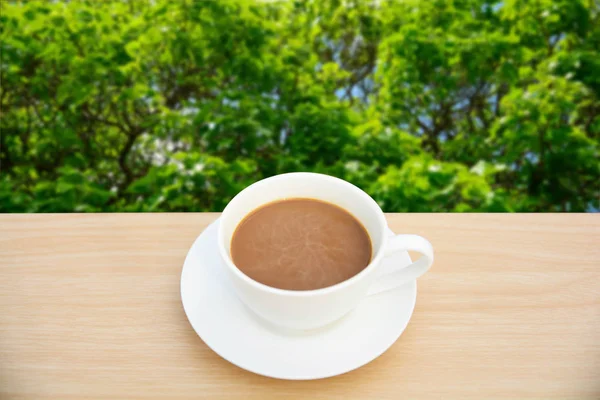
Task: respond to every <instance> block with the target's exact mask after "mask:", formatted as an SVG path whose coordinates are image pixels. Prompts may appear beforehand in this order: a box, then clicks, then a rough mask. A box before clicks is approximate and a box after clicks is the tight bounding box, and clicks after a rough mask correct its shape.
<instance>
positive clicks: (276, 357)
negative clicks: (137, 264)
mask: <svg viewBox="0 0 600 400" xmlns="http://www.w3.org/2000/svg"><path fill="white" fill-rule="evenodd" d="M218 224H219V221H218V220H217V221H215V222H214V223H212V224H211V225H210V226H209V227H208V228H206V230H205V231H204V232H202V233H201V234H200V236H198V238H197V239H196V241H195V242H194V244H193V245H192V247H191V249H190V251H189V252H188V255H187V257H186V259H185V262H184V264H183V271H182V273H181V300H182V302H183V308H184V310H185V313H186V314H187V317H188V319H189V320H190V323H191V324H192V327H193V328H194V330H195V331H196V332H197V333H198V335H199V336H200V338H202V340H203V341H204V342H205V343H206V344H207V345H208V347H210V348H211V349H212V350H214V351H215V352H216V353H217V354H218V355H220V356H221V357H223V358H224V359H225V360H227V361H229V362H231V363H232V364H235V365H237V366H238V367H241V368H243V369H246V370H248V371H251V372H254V373H257V374H260V375H265V376H269V377H272V378H279V379H297V380H302V379H319V378H327V377H330V376H334V375H339V374H343V373H345V372H348V371H351V370H353V369H356V368H358V367H361V366H363V365H365V364H367V363H368V362H370V361H372V360H374V359H375V358H377V357H379V356H380V355H381V354H383V352H385V351H386V350H387V349H388V348H389V347H390V346H391V345H392V344H393V343H394V342H395V341H396V340H397V339H398V337H400V335H401V334H402V332H403V331H404V329H405V328H406V325H408V321H409V320H410V317H411V315H412V313H413V309H414V307H415V301H416V297H417V282H416V281H412V282H409V283H407V284H405V285H404V286H402V287H400V288H397V289H393V290H390V291H387V292H384V293H380V294H377V295H373V296H370V297H367V298H365V299H364V300H363V301H362V302H361V304H360V305H359V306H358V307H357V308H356V309H355V310H353V311H351V312H350V313H349V314H348V315H346V316H345V317H343V318H342V319H341V320H339V321H337V322H335V323H333V324H332V325H329V326H327V327H325V328H321V329H319V330H316V331H310V332H302V333H296V332H294V333H289V332H288V333H285V332H283V331H279V330H278V329H276V328H273V327H271V326H268V325H267V324H266V323H264V322H262V321H261V320H259V319H258V318H257V317H256V316H255V315H254V314H253V313H252V312H251V311H250V310H249V309H248V308H247V307H246V306H245V305H244V304H243V303H242V302H241V301H240V300H239V299H238V298H237V296H236V295H235V293H234V292H233V288H232V287H231V284H230V283H229V281H228V278H227V276H226V275H225V273H226V271H224V267H223V266H222V265H221V263H222V261H221V258H220V256H219V252H218V249H217V227H218ZM385 262H387V263H392V264H396V265H397V264H409V263H410V262H411V260H410V257H409V255H408V253H399V254H398V255H396V256H394V257H391V258H390V259H387V260H386V261H385ZM388 268H389V265H388Z"/></svg>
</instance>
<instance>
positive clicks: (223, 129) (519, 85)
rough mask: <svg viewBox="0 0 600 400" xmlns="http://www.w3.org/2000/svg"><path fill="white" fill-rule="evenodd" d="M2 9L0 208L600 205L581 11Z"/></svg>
mask: <svg viewBox="0 0 600 400" xmlns="http://www.w3.org/2000/svg"><path fill="white" fill-rule="evenodd" d="M0 1H1V6H2V8H1V14H0V50H1V66H0V74H1V75H0V79H1V90H0V100H1V103H0V105H1V111H0V121H1V122H0V129H1V134H0V140H1V142H0V212H98V211H104V212H116V211H221V210H222V209H223V207H224V206H225V204H226V203H227V202H228V201H229V200H230V199H231V198H232V197H233V196H234V195H235V194H236V193H237V192H239V191H240V190H241V189H243V188H244V187H246V186H247V185H249V184H251V183H253V182H255V181H257V180H259V179H262V178H265V177H268V176H271V175H275V174H280V173H284V172H290V171H315V172H321V173H326V174H330V175H335V176H338V177H340V178H343V179H346V180H348V181H350V182H352V183H354V184H356V185H358V186H359V187H361V188H362V189H364V190H365V191H367V192H368V193H369V194H370V195H371V196H373V197H374V198H375V199H376V200H377V201H378V202H379V204H380V205H381V206H382V208H383V209H384V211H388V212H396V211H415V212H442V211H449V212H465V211H493V212H525V211H527V212H553V211H577V212H582V211H588V212H590V211H598V209H599V207H600V205H599V197H600V161H599V147H600V145H599V143H600V50H599V49H600V15H599V8H600V5H599V3H598V1H596V0H556V1H552V0H536V1H533V0H505V1H492V0H423V1H416V0H405V1H399V0H398V1H385V0H371V1H369V0H356V1H350V0H345V1H342V0H340V1H335V0H330V1H279V2H265V1H233V0H231V1H198V0H195V1H192V0H176V1H175V0H102V1H99V0H87V1H85V0H81V1H75V0H71V1H66V0H65V1H56V0H55V1H52V0H45V1H26V2H25V1H22V2H21V1H10V0H0Z"/></svg>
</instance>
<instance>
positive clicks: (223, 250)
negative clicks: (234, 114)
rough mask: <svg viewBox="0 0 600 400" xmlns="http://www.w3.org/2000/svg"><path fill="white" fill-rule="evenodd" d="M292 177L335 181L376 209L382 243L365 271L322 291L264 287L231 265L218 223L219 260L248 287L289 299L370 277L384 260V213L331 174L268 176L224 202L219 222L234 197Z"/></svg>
mask: <svg viewBox="0 0 600 400" xmlns="http://www.w3.org/2000/svg"><path fill="white" fill-rule="evenodd" d="M292 176H309V177H310V178H311V179H322V180H329V181H331V180H333V181H336V182H338V183H340V184H342V185H345V186H347V187H348V188H350V189H352V190H354V191H355V192H356V194H357V195H358V196H360V197H361V198H362V199H363V200H365V201H366V203H367V204H370V205H371V206H372V207H373V208H374V209H375V210H376V214H377V220H378V223H379V229H380V230H381V232H380V233H381V238H382V240H381V244H380V246H379V248H377V250H376V251H375V256H374V257H373V258H372V259H371V262H369V264H368V265H367V266H366V267H365V268H363V269H362V271H360V272H359V273H358V274H356V275H354V276H352V277H351V278H348V279H346V280H345V281H342V282H339V283H336V284H335V285H331V286H327V287H324V288H320V289H311V290H288V289H280V288H275V287H272V286H268V285H265V284H264V283H260V282H258V281H255V280H254V279H252V278H250V277H249V276H248V275H246V274H245V273H244V272H242V270H240V269H239V268H238V267H237V266H236V265H235V264H234V263H233V260H232V259H231V257H230V256H229V253H228V252H227V249H226V247H225V243H224V239H223V224H222V223H220V224H219V229H218V232H217V235H218V236H219V237H218V246H219V253H221V258H222V259H223V262H224V263H225V265H227V268H229V269H230V270H231V271H232V272H233V273H234V274H235V275H236V276H237V277H238V278H240V279H241V280H243V281H244V282H245V283H247V284H249V285H250V286H253V287H254V288H255V289H259V290H262V291H266V292H269V293H271V294H277V295H282V296H290V297H311V296H316V295H325V294H330V293H332V292H337V291H339V290H342V289H344V288H346V287H348V286H350V285H352V284H354V283H355V282H357V281H358V280H360V279H362V278H363V277H365V276H367V275H368V274H370V273H371V272H372V271H373V269H375V266H376V265H378V264H379V262H380V261H381V259H382V258H383V253H384V249H385V247H386V244H387V240H388V238H387V235H386V234H385V233H386V232H385V229H386V227H387V222H386V220H385V215H384V214H383V211H382V210H381V208H380V207H379V205H378V204H377V202H376V201H375V200H373V198H372V197H371V196H369V195H368V194H367V193H366V192H365V191H363V190H362V189H361V188H359V187H358V186H356V185H353V184H352V183H350V182H348V181H345V180H343V179H340V178H337V177H334V176H331V175H325V174H319V173H315V172H290V173H285V174H279V175H274V176H271V177H268V178H265V179H261V180H260V181H257V182H255V183H253V184H251V185H249V186H247V187H246V188H244V189H243V190H242V191H240V192H239V193H238V194H237V195H235V196H234V197H233V199H231V200H230V201H229V203H227V205H226V206H225V209H224V210H223V212H222V213H221V216H220V218H221V222H222V218H223V216H224V215H225V214H226V212H227V209H228V208H229V207H230V204H231V203H232V202H233V201H234V200H235V199H236V198H237V197H239V196H240V195H242V194H243V193H244V192H246V191H247V190H249V189H250V188H253V189H255V188H257V187H260V186H263V185H266V184H268V183H272V182H273V181H277V180H281V179H287V178H289V177H292ZM333 204H335V203H333ZM336 205H337V204H336ZM259 207H260V206H259ZM351 215H352V216H353V217H354V218H356V219H357V220H358V221H360V222H361V224H362V221H361V220H360V219H359V218H358V217H356V216H355V215H354V214H351ZM363 226H364V224H363ZM371 243H373V242H372V241H371Z"/></svg>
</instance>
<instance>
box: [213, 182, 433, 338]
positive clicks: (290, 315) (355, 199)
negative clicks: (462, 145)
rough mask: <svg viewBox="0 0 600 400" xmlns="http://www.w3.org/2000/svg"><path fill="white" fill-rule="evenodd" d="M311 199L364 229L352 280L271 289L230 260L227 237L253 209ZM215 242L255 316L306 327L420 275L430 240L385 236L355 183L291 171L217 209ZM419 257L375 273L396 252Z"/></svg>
mask: <svg viewBox="0 0 600 400" xmlns="http://www.w3.org/2000/svg"><path fill="white" fill-rule="evenodd" d="M289 198H311V199H318V200H323V201H326V202H329V203H333V204H335V205H337V206H339V207H342V208H344V209H345V210H347V211H349V212H350V213H351V214H352V215H353V216H354V217H355V218H357V219H358V220H359V221H360V222H361V223H362V224H363V226H364V227H365V228H366V229H367V232H368V233H369V236H370V238H371V243H372V246H373V255H372V258H371V262H370V264H369V265H368V266H367V267H366V268H365V269H363V270H362V271H361V272H359V273H358V274H356V275H354V276H353V277H352V278H350V279H348V280H345V281H343V282H340V283H338V284H336V285H333V286H329V287H326V288H322V289H316V290H306V291H295V290H284V289H278V288H273V287H270V286H267V285H265V284H262V283H260V282H257V281H255V280H253V279H251V278H249V277H248V276H247V275H245V274H244V273H243V272H242V271H240V270H239V269H238V268H237V267H236V266H235V264H234V263H233V261H232V259H231V250H230V248H231V238H232V236H233V233H234V231H235V229H236V227H237V226H238V224H239V223H240V222H241V221H242V220H243V219H244V217H245V216H246V215H248V214H249V213H250V212H251V211H253V210H255V209H256V208H258V207H260V206H262V205H264V204H267V203H270V202H272V201H276V200H283V199H289ZM218 235H219V238H218V246H219V251H220V253H221V256H222V258H223V260H224V264H225V269H226V270H227V272H228V276H229V277H230V278H231V281H232V283H233V287H234V290H235V292H236V294H237V295H238V297H239V298H240V299H241V300H242V301H243V302H244V303H245V304H246V305H247V306H248V307H249V308H250V309H251V310H252V311H254V312H255V313H256V314H257V315H258V316H260V317H262V318H263V319H265V320H267V321H269V322H270V323H272V324H274V325H278V326H281V327H285V328H289V329H300V330H308V329H314V328H318V327H321V326H324V325H327V324H329V323H331V322H334V321H336V320H337V319H339V318H341V317H343V316H344V315H345V314H347V313H348V312H349V311H351V310H352V309H353V308H355V307H356V306H357V305H358V304H359V302H360V301H361V300H362V299H363V298H365V296H369V295H375V294H377V293H380V292H382V291H385V290H388V289H392V288H396V287H398V286H400V285H402V284H404V283H406V282H407V281H411V280H414V279H416V278H418V277H419V276H421V275H423V274H424V273H425V272H426V271H427V270H428V269H429V267H431V264H432V263H433V248H432V246H431V244H430V243H429V242H428V241H427V240H426V239H424V238H422V237H421V236H417V235H395V236H389V235H388V228H387V223H386V220H385V216H384V214H383V211H382V210H381V208H380V207H379V206H378V205H377V203H376V202H375V200H373V199H372V198H371V197H369V195H368V194H366V193H365V192H363V191H362V190H361V189H359V188H358V187H356V186H354V185H352V184H351V183H349V182H346V181H344V180H342V179H338V178H334V177H331V176H328V175H322V174H315V173H308V172H295V173H289V174H283V175H277V176H273V177H271V178H267V179H263V180H262V181H259V182H256V183H254V184H252V185H250V186H248V187H247V188H246V189H244V190H242V191H241V192H240V193H239V194H238V195H237V196H235V197H234V198H233V199H232V200H231V202H229V204H228V205H227V207H225V210H223V214H222V215H221V221H220V225H219V232H218ZM407 250H410V251H416V252H419V253H421V254H422V256H421V257H420V258H419V259H418V260H417V261H416V262H414V263H412V264H410V265H408V266H398V269H397V270H395V271H392V272H389V273H386V274H385V275H383V276H381V272H382V271H381V266H382V260H383V259H384V258H385V257H386V256H389V255H391V254H393V253H396V252H400V251H407Z"/></svg>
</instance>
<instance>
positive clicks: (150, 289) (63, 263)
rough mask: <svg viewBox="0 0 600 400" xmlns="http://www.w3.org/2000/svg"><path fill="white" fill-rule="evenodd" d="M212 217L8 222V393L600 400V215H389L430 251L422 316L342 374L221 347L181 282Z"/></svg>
mask: <svg viewBox="0 0 600 400" xmlns="http://www.w3.org/2000/svg"><path fill="white" fill-rule="evenodd" d="M217 216H218V215H217V214H104V215H98V214H97V215H81V214H79V215H78V214H71V215H1V216H0V399H49V398H52V399H84V398H97V399H119V398H129V399H132V398H136V399H158V398H172V399H183V398H211V399H261V400H263V399H279V398H290V399H296V398H298V399H304V398H311V399H344V400H349V399H359V398H361V399H362V398H366V399H394V400H396V399H400V398H411V399H441V398H444V399H450V398H452V399H494V398H510V399H530V398H532V399H533V398H536V399H561V400H563V399H596V400H597V399H600V215H582V214H579V215H556V214H546V215H544V214H537V215H531V214H524V215H506V214H504V215H491V214H487V215H485V214H484V215H475V214H452V215H450V214H408V215H407V214H402V215H399V214H398V215H388V221H389V224H390V227H391V228H392V229H393V230H394V231H396V232H404V233H416V234H420V235H423V236H425V237H427V238H428V239H429V240H430V241H431V242H432V243H433V246H434V248H435V251H436V262H435V264H434V266H433V268H432V270H431V271H430V272H429V273H428V274H426V275H425V276H424V277H423V278H421V279H420V280H419V284H418V285H419V294H418V299H417V306H416V309H415V313H414V315H413V318H412V320H411V322H410V324H409V326H408V328H407V329H406V331H405V332H404V334H403V335H402V336H401V337H400V339H399V340H398V341H397V342H396V343H395V344H394V345H393V346H392V348H391V349H390V350H389V351H388V352H386V353H385V354H384V355H382V356H381V357H379V358H378V359H376V360H375V361H373V362H371V363H370V364H368V365H366V366H365V367H363V368H360V369H358V370H356V371H353V372H350V373H348V374H345V375H342V376H338V377H334V378H329V379H324V380H320V381H308V382H290V381H280V380H275V379H270V378H265V377H262V376H258V375H254V374H252V373H250V372H246V371H244V370H242V369H239V368H238V367H235V366H233V365H231V364H229V363H228V362H226V361H224V360H222V359H221V358H220V357H219V356H217V355H216V354H215V353H213V352H212V351H211V350H210V349H209V348H208V347H207V346H206V345H205V344H204V343H203V342H202V340H201V339H200V338H199V337H198V336H197V335H196V333H195V332H194V331H193V330H192V328H191V326H190V324H189V323H188V321H187V319H186V317H185V314H184V312H183V309H182V305H181V301H180V295H179V279H180V273H181V268H182V265H183V260H184V257H185V255H186V252H187V250H188V249H189V247H190V245H191V244H192V242H193V240H194V239H195V238H196V236H197V235H198V234H199V233H200V231H202V229H204V228H205V227H206V226H207V225H208V224H209V223H210V222H212V221H213V220H214V219H215V218H217Z"/></svg>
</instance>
